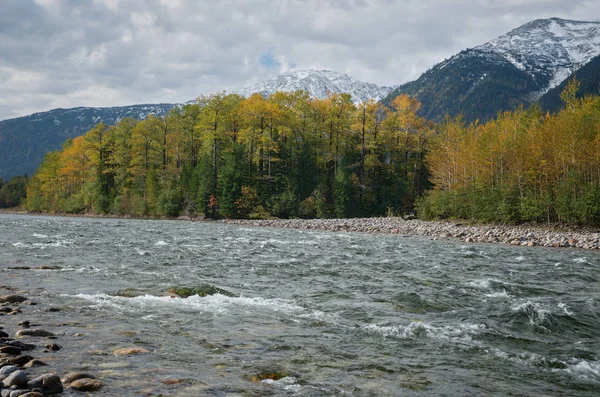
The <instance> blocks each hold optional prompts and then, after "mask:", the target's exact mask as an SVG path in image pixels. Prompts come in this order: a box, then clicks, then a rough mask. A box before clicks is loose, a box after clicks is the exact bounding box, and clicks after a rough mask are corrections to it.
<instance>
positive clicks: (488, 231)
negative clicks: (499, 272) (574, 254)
mask: <svg viewBox="0 0 600 397" xmlns="http://www.w3.org/2000/svg"><path fill="white" fill-rule="evenodd" d="M226 222H227V223H229V224H235V225H244V226H254V227H275V228H289V229H303V230H324V231H331V232H359V233H374V234H399V235H403V236H418V237H429V238H432V239H434V240H437V239H454V240H462V241H463V242H465V243H492V244H505V245H514V246H529V247H535V246H541V247H553V248H580V249H586V250H598V249H600V229H590V228H581V229H566V228H565V229H558V228H556V227H555V228H552V227H542V226H531V225H517V226H507V225H469V224H465V223H463V222H460V221H456V222H452V221H422V220H418V219H411V220H406V219H403V218H400V217H395V218H350V219H277V220H248V219H231V220H227V221H226Z"/></svg>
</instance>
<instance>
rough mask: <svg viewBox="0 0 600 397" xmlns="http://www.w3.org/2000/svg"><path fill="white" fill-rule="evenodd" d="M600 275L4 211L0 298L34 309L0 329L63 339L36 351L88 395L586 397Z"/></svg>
mask: <svg viewBox="0 0 600 397" xmlns="http://www.w3.org/2000/svg"><path fill="white" fill-rule="evenodd" d="M40 267H41V268H40ZM599 267H600V252H598V251H597V250H570V249H562V250H561V249H554V248H544V247H527V246H509V245H499V244H496V245H494V244H479V243H469V244H467V243H465V242H462V241H459V240H453V239H448V240H446V239H443V240H438V241H434V240H431V239H428V238H424V237H403V236H401V235H398V234H369V233H352V232H345V233H336V232H330V231H322V230H296V229H282V228H255V227H248V226H246V225H233V224H225V223H218V222H212V223H209V222H190V221H160V220H124V219H98V218H58V217H41V216H40V217H37V216H19V215H0V286H5V287H12V288H14V289H15V291H20V292H22V293H25V294H27V296H28V297H30V298H31V299H32V300H34V301H36V303H38V305H36V306H28V307H23V308H22V310H23V313H21V314H19V316H18V318H17V317H9V316H2V317H0V324H1V325H2V326H4V329H5V330H6V331H10V332H12V333H14V332H16V331H17V330H18V329H19V328H18V327H17V326H16V323H17V321H22V320H24V319H31V320H32V322H34V323H37V325H39V327H42V328H44V329H45V330H48V331H51V332H53V333H55V334H56V335H58V338H57V341H58V342H57V343H59V344H61V345H62V346H63V349H61V350H60V351H57V352H51V353H38V355H39V356H41V357H42V358H44V357H45V358H47V359H48V360H47V361H49V364H50V367H51V370H52V371H55V372H57V373H66V372H69V371H73V370H85V371H89V372H93V373H95V374H96V375H97V376H98V377H99V378H100V379H101V380H102V381H103V382H104V383H105V384H106V386H105V387H104V388H103V389H102V390H100V391H98V392H96V393H94V395H98V396H119V395H145V396H158V395H169V396H189V395H199V396H399V395H402V396H411V395H415V396H417V395H418V396H440V395H448V396H458V395H462V396H464V395H477V396H479V395H498V396H509V395H510V396H529V395H563V396H570V395H572V396H596V395H598V393H600V357H599V352H600V332H599V331H598V330H599V329H600V316H599V314H598V313H600V310H599V309H600V276H599V274H600V272H599ZM178 286H188V287H203V288H204V287H206V286H214V287H217V288H218V289H221V290H222V291H223V292H224V293H217V294H210V295H206V296H197V295H193V296H189V297H185V298H181V297H177V296H176V295H174V294H173V293H172V292H169V289H171V288H172V287H178ZM0 293H4V292H2V291H0ZM48 307H56V308H59V309H60V311H56V312H55V311H46V308H48ZM129 347H137V348H140V349H143V351H145V352H147V353H144V354H137V355H132V356H125V357H124V356H120V355H116V354H114V352H115V351H117V350H118V349H122V348H129ZM44 354H46V356H44ZM269 375H276V376H269ZM271 378H272V379H271ZM66 393H69V391H67V392H66Z"/></svg>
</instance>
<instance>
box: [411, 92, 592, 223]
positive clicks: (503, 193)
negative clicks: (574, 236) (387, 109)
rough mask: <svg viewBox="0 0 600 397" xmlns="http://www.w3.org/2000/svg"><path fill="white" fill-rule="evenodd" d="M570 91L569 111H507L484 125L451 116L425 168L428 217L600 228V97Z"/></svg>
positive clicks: (422, 210)
mask: <svg viewBox="0 0 600 397" xmlns="http://www.w3.org/2000/svg"><path fill="white" fill-rule="evenodd" d="M578 87H579V83H578V82H577V81H576V80H572V81H571V82H570V83H569V84H568V85H567V87H566V88H565V89H564V90H563V92H562V94H561V98H562V100H563V102H564V108H563V109H562V110H560V111H559V112H557V113H554V114H550V113H542V112H541V111H540V109H539V107H536V106H533V107H531V108H528V109H523V108H520V109H517V110H515V111H512V112H504V113H501V114H499V115H498V116H497V118H496V119H494V120H491V121H489V122H487V123H485V124H478V123H472V124H470V125H466V124H465V123H464V122H463V121H462V120H461V118H460V117H459V118H456V119H447V120H446V121H445V122H444V123H442V124H441V125H440V126H439V135H438V136H437V137H436V139H435V140H433V141H431V145H430V150H429V152H428V154H427V156H426V159H425V163H426V165H427V169H428V170H429V172H430V173H431V182H432V183H433V184H434V186H435V187H434V189H433V190H431V191H429V192H428V193H427V194H425V195H424V197H422V198H421V199H419V201H418V203H417V208H418V213H419V215H420V217H422V218H424V219H436V218H460V219H473V220H478V221H482V222H497V223H522V222H547V223H557V222H559V223H563V224H573V225H595V226H598V225H600V97H598V96H587V97H584V98H578V97H577V96H576V92H577V90H578Z"/></svg>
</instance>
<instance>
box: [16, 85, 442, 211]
mask: <svg viewBox="0 0 600 397" xmlns="http://www.w3.org/2000/svg"><path fill="white" fill-rule="evenodd" d="M419 106H420V104H419V102H418V101H416V100H414V99H411V98H410V97H408V96H406V95H400V96H398V97H397V98H396V99H395V100H394V101H393V102H392V103H391V106H390V107H385V106H383V105H382V104H380V103H376V102H374V101H368V102H364V103H360V104H358V105H355V104H354V103H353V102H352V101H351V97H350V95H348V94H331V95H329V96H328V97H327V98H326V99H312V98H310V97H309V96H308V95H307V94H306V93H304V92H300V91H299V92H294V93H286V92H277V93H275V94H273V95H271V96H269V97H268V98H264V97H263V96H261V95H258V94H256V95H253V96H251V97H249V98H242V97H240V96H238V95H235V94H230V95H226V94H225V93H218V94H214V95H211V96H207V97H200V98H198V100H197V103H195V104H189V105H185V106H183V107H181V108H175V109H173V111H172V112H171V113H169V114H168V115H167V116H165V117H152V116H151V117H149V118H147V119H145V120H143V121H136V120H133V119H129V118H126V119H122V120H120V121H119V122H118V123H117V124H116V125H115V126H107V125H104V124H102V123H101V124H98V125H96V126H95V127H94V128H92V129H91V130H90V131H88V132H87V133H86V134H85V135H83V136H79V137H77V138H74V139H72V140H69V141H67V142H66V143H65V144H64V146H63V149H62V150H59V151H55V152H50V153H47V154H46V156H45V158H44V161H43V162H42V164H41V166H40V167H39V169H38V171H37V173H36V175H35V176H33V177H32V178H31V179H30V181H29V184H28V187H27V199H26V206H27V208H28V209H29V210H32V211H53V212H65V213H94V214H118V215H133V216H171V217H173V216H179V215H188V216H204V217H207V218H220V217H224V218H237V217H242V218H246V217H250V218H269V217H280V218H286V217H306V218H313V217H319V218H325V217H357V216H380V215H388V214H399V213H405V212H407V211H410V210H411V208H412V203H413V202H414V199H415V198H416V197H417V196H419V195H420V194H422V192H423V191H424V190H425V189H426V188H428V187H429V185H428V174H427V170H426V168H425V166H424V162H423V159H424V153H425V152H426V151H427V145H428V143H429V141H430V139H431V138H432V137H433V136H434V134H435V125H434V124H432V123H430V122H427V121H426V120H424V119H423V118H421V117H418V116H417V111H418V109H419Z"/></svg>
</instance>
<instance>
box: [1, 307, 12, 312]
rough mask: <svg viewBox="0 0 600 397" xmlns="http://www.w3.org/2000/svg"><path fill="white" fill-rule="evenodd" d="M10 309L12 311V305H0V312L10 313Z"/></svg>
mask: <svg viewBox="0 0 600 397" xmlns="http://www.w3.org/2000/svg"><path fill="white" fill-rule="evenodd" d="M12 311H13V309H12V307H8V306H3V307H0V313H10V312H12Z"/></svg>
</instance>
